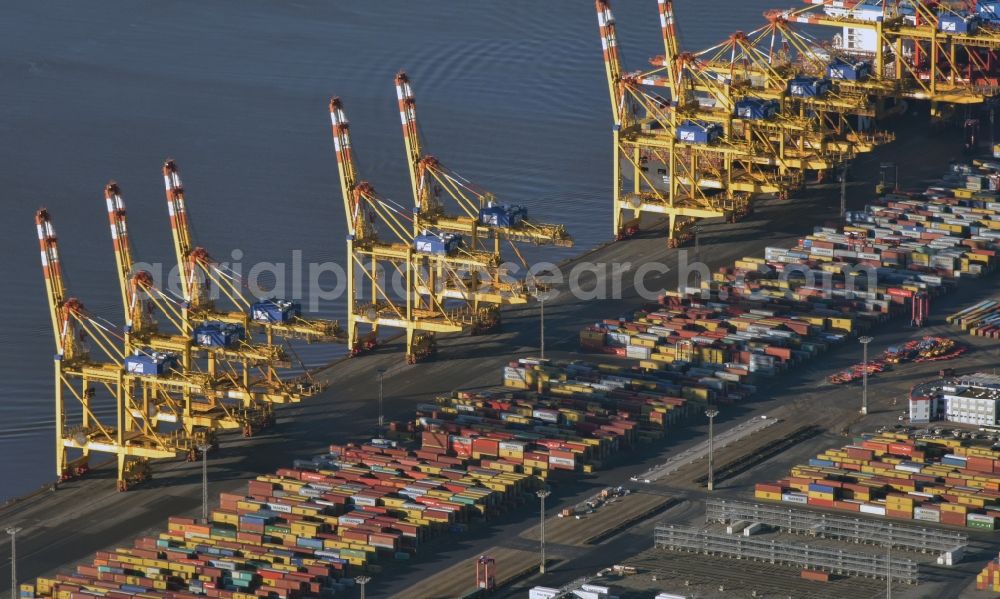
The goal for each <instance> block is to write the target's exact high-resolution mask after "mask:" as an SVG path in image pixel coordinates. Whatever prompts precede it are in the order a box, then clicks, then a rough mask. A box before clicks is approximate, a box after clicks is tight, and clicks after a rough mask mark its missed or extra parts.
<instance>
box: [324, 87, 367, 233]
mask: <svg viewBox="0 0 1000 599" xmlns="http://www.w3.org/2000/svg"><path fill="white" fill-rule="evenodd" d="M330 124H331V126H332V127H333V148H334V152H335V153H336V155H337V172H338V174H339V176H340V192H341V195H342V196H343V199H344V214H345V216H346V218H347V226H348V227H349V232H350V234H351V235H352V236H353V237H354V238H355V240H357V241H363V240H365V239H368V238H370V237H372V236H373V235H374V230H373V229H372V227H371V218H370V215H369V214H368V211H367V210H366V207H365V195H366V194H367V193H370V192H371V191H372V189H371V185H370V184H369V183H368V182H366V181H358V169H357V166H356V165H355V164H354V155H353V154H352V151H351V125H350V122H349V121H348V120H347V115H346V114H344V104H343V102H342V101H341V100H340V98H331V99H330Z"/></svg>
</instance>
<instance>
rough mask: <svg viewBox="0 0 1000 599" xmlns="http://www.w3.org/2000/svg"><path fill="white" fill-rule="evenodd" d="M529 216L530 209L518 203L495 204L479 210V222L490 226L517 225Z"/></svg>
mask: <svg viewBox="0 0 1000 599" xmlns="http://www.w3.org/2000/svg"><path fill="white" fill-rule="evenodd" d="M527 218H528V209H527V208H525V207H523V206H518V205H516V204H513V205H509V204H493V203H490V205H489V206H486V207H485V208H482V209H480V210H479V224H481V225H487V226H490V227H516V226H517V225H519V224H521V222H522V221H523V220H525V219H527Z"/></svg>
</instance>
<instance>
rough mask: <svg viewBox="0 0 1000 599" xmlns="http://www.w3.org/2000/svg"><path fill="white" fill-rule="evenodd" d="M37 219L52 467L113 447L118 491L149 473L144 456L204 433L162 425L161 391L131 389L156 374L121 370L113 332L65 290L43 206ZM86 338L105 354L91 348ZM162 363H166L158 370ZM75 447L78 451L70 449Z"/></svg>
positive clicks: (79, 466)
mask: <svg viewBox="0 0 1000 599" xmlns="http://www.w3.org/2000/svg"><path fill="white" fill-rule="evenodd" d="M35 225H36V229H37V232H38V242H39V246H40V250H41V260H42V273H43V275H44V277H45V289H46V295H47V297H48V303H49V313H50V317H51V320H52V330H53V333H54V337H55V346H56V355H55V419H56V475H57V476H58V477H60V478H61V479H64V480H65V479H67V478H70V477H72V476H77V475H80V474H83V473H85V472H86V471H88V470H89V468H90V463H89V459H90V456H91V454H92V453H106V454H112V455H114V456H115V457H116V459H117V480H118V489H119V490H122V491H124V490H126V489H128V487H129V486H130V485H131V484H134V483H135V482H138V481H141V480H143V479H145V478H146V477H147V476H148V474H149V470H148V462H149V460H151V459H157V458H178V457H183V456H189V455H190V454H191V452H192V451H193V450H195V448H197V447H198V446H200V445H202V444H205V443H208V442H209V439H208V438H207V436H206V435H204V434H203V433H193V434H192V433H189V432H188V431H186V430H184V428H183V427H177V428H174V429H173V430H170V431H164V430H160V426H159V425H160V422H161V420H163V419H167V420H171V419H173V418H174V417H175V416H176V414H177V412H176V411H173V410H171V409H169V408H168V409H164V403H165V401H164V398H162V397H159V396H158V397H157V398H156V401H142V400H138V399H137V397H136V395H137V389H140V388H142V387H144V386H147V385H154V384H156V380H155V379H156V378H157V377H158V376H159V374H158V373H154V374H149V373H147V372H136V371H132V370H126V368H125V365H126V364H128V363H129V362H128V360H127V359H126V356H124V355H123V353H122V352H121V350H120V349H119V348H118V345H117V341H118V339H117V338H116V333H115V332H114V331H113V330H112V328H111V327H109V326H108V325H107V324H105V323H104V322H102V321H101V320H100V319H98V318H95V317H93V316H91V315H90V314H88V313H87V311H86V309H85V308H84V306H83V304H82V303H81V302H80V301H79V300H78V299H76V298H73V297H70V296H69V295H68V294H67V291H66V286H65V281H64V278H63V272H62V266H61V264H60V260H59V247H58V241H57V238H56V234H55V229H54V228H53V226H52V220H51V217H50V215H49V213H48V211H47V210H44V209H43V210H39V211H38V212H37V214H36V215H35ZM91 344H93V345H94V346H96V347H97V348H98V350H99V351H100V353H102V354H103V355H104V359H98V358H96V357H95V356H93V355H92V354H91V351H90V345H91ZM168 368H169V365H164V368H163V372H165V371H166V370H167V369H168ZM176 384H183V383H181V382H178V383H176ZM107 411H113V414H114V421H113V422H109V421H108V419H107V418H106V417H104V418H102V413H105V412H107ZM74 450H75V451H79V452H80V456H79V457H77V458H71V457H70V452H72V451H74Z"/></svg>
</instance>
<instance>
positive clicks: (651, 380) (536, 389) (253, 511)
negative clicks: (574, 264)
mask: <svg viewBox="0 0 1000 599" xmlns="http://www.w3.org/2000/svg"><path fill="white" fill-rule="evenodd" d="M529 381H530V383H531V385H530V387H531V390H529V389H528V386H529V385H528V384H527V383H528V382H529ZM504 383H505V388H502V389H500V388H498V389H496V390H494V391H489V392H476V393H471V392H462V393H456V394H454V395H452V396H449V397H443V398H441V399H439V400H438V402H437V403H435V404H426V405H421V406H418V410H417V416H418V417H417V420H416V423H415V424H416V429H415V430H414V431H413V432H414V433H415V434H416V435H417V437H418V438H419V441H420V443H419V448H416V449H405V448H402V447H399V446H398V445H397V444H396V443H395V442H388V441H378V442H372V443H368V444H363V445H359V444H343V445H331V446H330V448H329V452H328V453H326V454H324V455H321V456H316V457H314V458H313V459H311V460H296V461H295V463H294V464H293V467H292V468H281V469H279V470H277V471H276V472H275V473H273V474H266V475H261V476H258V477H257V478H256V479H254V480H251V481H249V482H248V484H247V488H246V491H245V492H244V493H222V494H220V496H219V505H218V508H217V509H215V510H213V511H212V512H211V516H210V519H209V522H207V523H202V522H197V521H195V520H192V519H188V518H178V517H172V518H170V519H169V521H168V524H167V530H166V531H165V532H163V533H161V534H159V535H158V536H156V537H143V538H140V539H138V540H136V541H135V543H134V545H133V546H132V547H130V548H120V549H117V550H115V551H114V552H100V553H98V554H97V555H96V556H95V557H94V559H93V560H92V561H91V562H90V563H89V564H87V565H81V566H78V567H77V568H76V570H75V571H74V572H73V573H72V574H60V575H57V576H56V577H55V578H40V579H38V580H37V581H36V583H35V584H34V585H31V584H28V585H23V586H22V589H21V597H22V599H31V598H33V597H36V596H38V597H58V598H59V599H92V598H93V597H94V596H102V597H108V598H113V599H126V598H130V597H150V598H152V597H192V598H193V597H195V596H209V597H218V598H222V599H256V598H257V597H268V598H277V599H299V598H300V597H327V596H330V595H332V594H334V593H335V592H336V591H337V590H338V589H340V588H343V587H344V586H345V585H349V584H350V576H352V575H353V574H355V573H357V572H360V571H367V572H375V571H378V570H379V566H378V565H376V563H375V562H376V561H378V559H379V558H380V557H382V558H385V557H388V558H390V559H391V558H396V559H405V558H406V557H408V556H409V555H411V554H412V553H414V552H415V551H417V549H418V547H419V546H420V544H421V543H422V542H424V541H425V540H426V539H429V538H431V537H433V536H435V535H439V534H442V533H445V532H449V531H455V530H458V529H461V528H463V527H464V526H465V525H466V523H467V522H468V521H469V520H470V518H476V517H488V516H491V515H493V514H496V513H498V512H499V511H501V510H502V509H504V508H505V507H506V506H511V505H518V504H520V503H521V499H522V498H523V497H524V496H525V495H526V494H527V493H529V492H531V491H533V490H534V489H535V488H537V486H538V485H539V481H540V479H541V478H544V477H547V476H549V475H550V474H551V473H552V472H555V471H567V472H573V471H589V470H591V469H592V468H594V467H595V466H597V465H599V464H600V462H601V461H602V460H604V459H605V458H607V457H608V456H610V455H611V454H613V453H614V452H616V451H619V450H622V449H625V448H627V447H629V446H631V445H632V444H634V443H636V442H638V441H639V440H641V438H643V437H648V438H655V437H657V436H662V435H663V433H664V431H665V430H666V428H667V426H668V425H669V424H672V423H675V422H677V421H678V420H679V419H680V418H682V417H683V416H684V415H685V414H686V412H687V410H688V408H689V406H688V404H689V400H688V399H687V398H686V397H685V395H694V396H699V393H698V392H696V391H692V390H688V391H685V389H688V387H685V386H684V385H681V384H679V383H677V382H676V381H675V380H674V379H673V378H672V377H669V376H654V375H649V374H644V373H641V372H637V371H632V370H631V369H627V368H623V367H620V366H599V365H590V364H584V363H578V362H574V363H567V364H551V363H548V362H540V361H536V360H521V361H519V362H515V363H512V364H511V365H509V366H508V367H507V368H506V369H505V371H504ZM690 389H694V390H696V389H703V388H701V387H690Z"/></svg>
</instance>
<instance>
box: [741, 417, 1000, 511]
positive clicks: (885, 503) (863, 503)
mask: <svg viewBox="0 0 1000 599" xmlns="http://www.w3.org/2000/svg"><path fill="white" fill-rule="evenodd" d="M754 495H755V497H757V498H758V499H766V500H770V501H782V502H785V503H793V504H803V505H811V506H815V507H821V508H828V509H837V510H843V511H853V512H861V513H866V514H871V515H877V516H886V517H889V518H897V519H903V520H920V521H924V522H934V523H940V524H948V525H953V526H966V527H969V528H977V529H984V530H994V529H995V528H996V526H997V523H998V522H997V518H998V517H1000V452H997V451H994V450H993V449H991V448H990V447H986V446H977V445H971V444H969V443H968V442H963V441H960V440H956V439H939V438H930V437H915V436H910V435H907V434H903V433H890V434H883V435H880V436H876V435H864V436H862V437H861V438H858V439H855V442H854V443H853V444H851V445H848V446H845V447H842V448H839V449H829V450H827V451H825V452H823V453H822V454H819V455H818V456H816V457H815V458H813V459H811V460H809V463H808V464H802V465H798V466H795V467H794V468H792V470H791V472H790V473H789V476H788V477H786V478H783V479H781V480H779V481H777V482H775V483H769V484H768V483H760V484H757V485H756V486H755V488H754Z"/></svg>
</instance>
